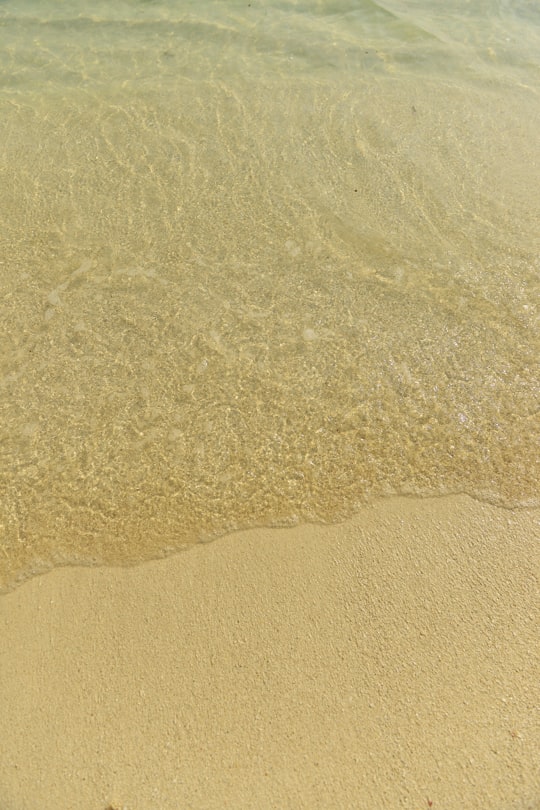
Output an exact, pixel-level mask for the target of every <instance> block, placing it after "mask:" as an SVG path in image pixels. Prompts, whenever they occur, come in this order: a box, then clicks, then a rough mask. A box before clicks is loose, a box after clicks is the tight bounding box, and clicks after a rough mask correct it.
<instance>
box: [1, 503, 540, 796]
mask: <svg viewBox="0 0 540 810" xmlns="http://www.w3.org/2000/svg"><path fill="white" fill-rule="evenodd" d="M539 537H540V511H533V510H527V511H517V512H514V511H507V510H503V509H500V508H496V507H492V506H487V505H482V504H479V503H476V502H474V501H472V500H470V499H469V498H467V497H465V496H459V497H450V498H443V499H430V500H417V499H404V498H396V499H389V500H386V501H381V502H378V503H376V504H375V505H372V506H368V507H365V508H364V509H362V510H361V512H360V513H359V514H358V515H357V516H356V517H355V518H354V519H353V520H350V521H348V522H346V523H343V524H341V525H339V526H332V527H320V526H302V527H298V528H294V529H259V530H253V531H252V530H250V531H245V532H238V533H235V534H231V535H229V536H227V537H224V538H221V539H220V540H217V541H215V542H213V543H211V544H208V545H200V546H196V547H193V548H191V549H190V550H188V551H186V552H183V553H180V554H178V555H176V556H174V557H172V558H170V559H167V560H160V561H156V562H151V563H145V564H143V565H141V566H139V567H135V568H129V569H126V568H124V569H112V568H93V569H92V568H80V567H73V568H64V569H58V570H56V571H53V572H51V573H49V574H47V575H44V576H41V577H36V578H35V579H33V580H31V581H29V582H26V583H25V584H23V585H22V586H20V587H19V588H18V589H16V590H15V591H14V592H12V593H10V594H8V595H6V596H4V597H2V598H1V599H0V630H1V636H2V643H1V658H0V696H1V698H0V729H1V734H0V762H1V768H0V808H1V810H53V808H54V810H71V809H73V810H75V809H76V810H105V808H107V807H114V808H118V810H119V809H120V808H126V810H173V808H174V810H179V809H180V808H197V809H198V808H201V810H202V808H225V807H226V808H234V809H235V810H237V809H240V808H369V810H377V808H381V810H382V808H385V810H387V809H388V808H414V810H422V808H427V807H433V808H434V810H437V808H441V810H442V808H444V810H454V809H455V810H458V809H459V810H463V808H467V809H468V810H471V808H482V810H497V809H498V808H500V810H510V809H511V810H517V808H538V807H540V772H539V768H538V762H539V761H540V729H539V720H538V714H537V713H536V710H537V709H536V707H537V706H538V701H539V697H540V688H539V682H540V679H539V677H538V676H539V671H540V670H539V654H538V653H539V649H538V628H539V624H538V618H539V612H538V607H539V605H538V590H537V585H538V581H537V574H538V569H539V561H540V556H539V545H538V541H539Z"/></svg>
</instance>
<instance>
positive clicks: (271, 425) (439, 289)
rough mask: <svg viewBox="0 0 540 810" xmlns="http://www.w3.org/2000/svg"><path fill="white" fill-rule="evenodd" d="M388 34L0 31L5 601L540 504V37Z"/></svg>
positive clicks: (450, 31) (44, 27) (363, 10)
mask: <svg viewBox="0 0 540 810" xmlns="http://www.w3.org/2000/svg"><path fill="white" fill-rule="evenodd" d="M403 5H404V4H401V3H397V2H393V3H390V2H387V3H373V2H355V3H354V4H353V3H348V2H340V0H335V2H332V3H330V2H307V1H306V2H303V3H300V2H299V3H291V2H288V3H285V2H282V3H272V4H267V3H263V2H259V3H254V2H252V3H250V4H249V3H227V4H224V3H219V2H207V3H190V2H167V3H148V2H130V3H115V4H114V7H111V6H109V4H104V3H103V4H100V3H95V2H80V3H77V4H76V8H75V9H74V8H73V7H72V6H70V5H67V4H64V3H60V4H59V3H47V2H35V0H32V2H25V3H24V2H23V3H17V4H15V3H14V2H7V3H3V4H2V6H1V8H0V32H1V34H2V41H3V42H4V46H5V47H4V51H3V53H2V55H1V57H0V59H1V63H0V79H1V84H0V109H1V116H0V211H1V231H0V261H1V262H2V264H1V265H0V271H1V272H0V286H1V303H0V324H1V332H0V375H1V377H0V504H1V506H0V508H1V510H2V511H1V515H0V524H1V526H0V532H1V535H0V537H1V545H2V551H3V553H2V554H0V575H1V576H0V584H1V585H2V587H4V588H9V587H11V586H13V584H15V582H17V581H19V580H21V579H22V578H25V577H28V576H30V575H32V574H33V573H36V572H39V571H42V570H46V569H47V568H49V567H51V566H53V565H55V564H65V563H69V562H78V563H105V562H107V563H115V564H121V563H132V562H136V561H140V560H143V559H147V558H150V557H155V556H159V555H162V554H166V553H170V552H171V551H173V550H175V549H178V548H181V547H183V546H185V545H186V544H190V543H194V542H199V541H201V540H206V539H210V538H212V537H214V536H216V535H218V534H222V533H224V532H225V531H228V530H230V529H233V528H238V527H244V526H253V525H273V524H280V525H283V524H287V523H294V522H297V521H302V520H310V521H332V520H338V519H341V518H344V517H345V516H347V515H350V514H351V513H352V512H353V511H354V509H355V506H356V505H358V504H359V503H360V502H362V501H364V500H366V499H368V498H372V497H376V496H381V495H388V494H395V493H397V494H416V495H426V496H433V495H439V494H448V493H458V492H465V493H468V494H470V495H472V496H474V497H476V498H481V499H485V500H489V501H491V502H493V503H499V504H502V505H505V506H508V507H518V506H523V505H528V504H538V502H539V500H540V499H539V486H538V481H539V480H540V475H539V465H538V439H539V417H538V408H539V404H538V394H539V385H538V374H537V371H538V356H539V350H540V341H539V330H538V327H539V320H538V304H539V300H540V298H539V271H540V260H539V247H540V230H539V225H538V223H539V221H540V220H539V213H540V205H539V202H540V158H539V155H540V143H539V136H538V131H539V127H538V124H539V121H540V115H539V112H540V100H539V94H538V86H539V81H538V80H539V74H540V70H539V65H540V59H539V58H538V54H539V52H540V51H539V50H538V48H537V46H538V43H539V41H540V22H539V19H538V14H537V12H535V11H534V8H533V4H529V3H527V2H522V3H521V4H519V3H517V4H512V8H511V9H510V8H507V7H506V5H505V4H501V3H499V2H487V3H484V4H481V5H482V10H481V11H477V12H471V10H470V9H469V7H468V4H466V3H462V2H453V3H449V4H445V11H444V15H443V12H438V11H437V12H436V11H433V10H432V11H430V9H429V7H430V6H432V5H433V4H431V3H429V2H427V0H426V2H425V3H421V2H417V3H414V4H407V12H406V13H405V11H404V9H403ZM475 14H476V16H475Z"/></svg>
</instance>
